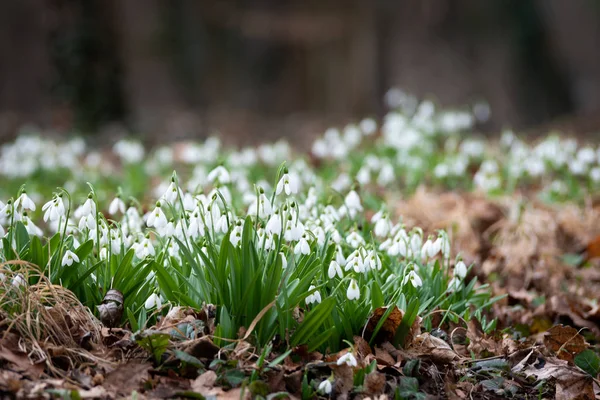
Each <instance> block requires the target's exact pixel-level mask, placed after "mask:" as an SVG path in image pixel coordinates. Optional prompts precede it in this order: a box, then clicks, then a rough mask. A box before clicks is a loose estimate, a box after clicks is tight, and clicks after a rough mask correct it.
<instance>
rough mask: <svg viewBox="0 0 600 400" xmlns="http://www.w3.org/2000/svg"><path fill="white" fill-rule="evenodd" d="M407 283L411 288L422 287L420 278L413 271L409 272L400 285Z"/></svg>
mask: <svg viewBox="0 0 600 400" xmlns="http://www.w3.org/2000/svg"><path fill="white" fill-rule="evenodd" d="M408 281H410V283H411V284H412V285H413V287H415V288H418V287H420V286H423V281H422V280H421V277H420V276H419V275H417V273H416V272H415V271H410V272H409V273H408V274H407V275H406V276H405V277H404V279H403V280H402V285H405V284H406V283H407V282H408Z"/></svg>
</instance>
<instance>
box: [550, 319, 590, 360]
mask: <svg viewBox="0 0 600 400" xmlns="http://www.w3.org/2000/svg"><path fill="white" fill-rule="evenodd" d="M544 345H545V346H546V347H547V348H548V349H550V350H552V351H553V352H554V353H556V355H557V356H558V358H560V359H561V360H567V361H569V362H571V363H572V362H573V358H574V357H575V356H576V355H577V354H579V353H581V352H582V351H583V350H585V349H587V348H588V347H589V344H588V343H587V342H586V341H585V338H584V337H583V336H582V335H580V334H579V332H578V331H577V329H575V328H573V327H570V326H564V325H556V326H553V327H552V328H550V329H549V330H548V331H547V332H546V333H545V334H544Z"/></svg>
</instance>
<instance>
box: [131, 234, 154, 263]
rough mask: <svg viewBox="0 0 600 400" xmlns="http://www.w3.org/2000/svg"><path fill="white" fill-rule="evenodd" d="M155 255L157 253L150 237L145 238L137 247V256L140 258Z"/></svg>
mask: <svg viewBox="0 0 600 400" xmlns="http://www.w3.org/2000/svg"><path fill="white" fill-rule="evenodd" d="M153 255H155V250H154V246H153V245H152V242H151V241H150V239H149V238H144V240H142V242H141V243H138V245H137V246H136V248H135V256H136V257H137V258H139V259H140V260H142V259H144V258H146V257H147V256H153Z"/></svg>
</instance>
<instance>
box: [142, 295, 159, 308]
mask: <svg viewBox="0 0 600 400" xmlns="http://www.w3.org/2000/svg"><path fill="white" fill-rule="evenodd" d="M144 307H146V310H150V309H151V308H155V307H156V308H161V307H162V300H161V298H160V296H159V295H157V294H156V293H152V294H151V295H150V296H148V298H147V299H146V301H145V302H144Z"/></svg>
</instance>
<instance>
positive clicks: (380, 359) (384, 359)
mask: <svg viewBox="0 0 600 400" xmlns="http://www.w3.org/2000/svg"><path fill="white" fill-rule="evenodd" d="M375 359H376V360H377V364H378V365H386V366H389V365H394V364H395V363H396V360H394V357H392V356H391V355H390V353H389V352H388V351H387V350H385V349H382V348H379V347H375Z"/></svg>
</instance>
